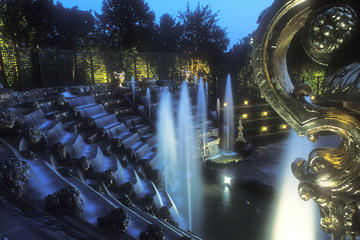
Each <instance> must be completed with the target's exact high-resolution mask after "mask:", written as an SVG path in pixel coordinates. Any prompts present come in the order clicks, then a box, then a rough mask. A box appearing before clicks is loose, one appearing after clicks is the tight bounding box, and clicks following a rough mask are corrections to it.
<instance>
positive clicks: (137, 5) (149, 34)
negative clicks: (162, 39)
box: [96, 0, 155, 51]
mask: <svg viewBox="0 0 360 240" xmlns="http://www.w3.org/2000/svg"><path fill="white" fill-rule="evenodd" d="M96 16H97V18H98V33H99V34H100V36H101V38H102V39H103V46H102V48H105V49H109V50H110V49H111V50H115V49H133V48H135V49H137V50H139V51H146V50H149V49H151V47H152V45H153V41H154V36H155V34H154V33H155V14H154V12H153V11H151V10H150V8H149V6H148V5H147V3H145V2H144V0H104V2H103V6H102V14H101V15H99V14H96Z"/></svg>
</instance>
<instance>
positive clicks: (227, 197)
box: [222, 186, 231, 208]
mask: <svg viewBox="0 0 360 240" xmlns="http://www.w3.org/2000/svg"><path fill="white" fill-rule="evenodd" d="M222 205H223V207H224V208H228V207H230V206H231V192H230V189H229V187H228V186H225V187H224V190H223V191H222Z"/></svg>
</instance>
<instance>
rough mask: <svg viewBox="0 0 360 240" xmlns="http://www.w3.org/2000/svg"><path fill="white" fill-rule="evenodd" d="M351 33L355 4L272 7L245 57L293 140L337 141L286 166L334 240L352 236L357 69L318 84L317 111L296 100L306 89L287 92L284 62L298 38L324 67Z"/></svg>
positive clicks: (358, 193) (357, 216)
mask: <svg viewBox="0 0 360 240" xmlns="http://www.w3.org/2000/svg"><path fill="white" fill-rule="evenodd" d="M358 28H359V3H358V0H349V1H340V0H339V1H334V0H318V1H311V0H276V1H275V2H274V3H273V5H272V6H271V7H270V8H268V9H267V10H265V11H264V13H263V14H262V15H261V17H260V19H259V27H258V29H257V31H256V33H255V35H254V47H253V54H252V65H253V69H254V75H255V78H256V81H257V84H258V86H259V88H260V91H261V94H262V95H263V96H264V97H265V98H266V100H267V102H268V103H269V104H270V105H271V106H272V107H273V109H274V110H275V111H277V112H278V114H279V115H280V116H281V117H282V118H283V119H285V120H286V121H287V122H288V123H289V125H290V126H291V127H292V128H293V129H294V130H295V131H296V132H297V134H298V135H300V136H307V137H308V139H309V140H311V141H316V140H317V138H318V135H321V133H323V132H331V133H332V134H336V135H338V136H339V137H340V138H341V144H340V145H339V146H338V147H337V148H319V149H314V150H313V151H312V152H311V153H310V155H309V157H308V159H307V160H305V159H296V160H295V161H294V162H293V164H292V171H293V174H294V175H295V177H296V178H297V179H298V180H299V181H300V183H299V187H298V191H299V195H300V197H301V198H302V199H303V200H310V199H313V200H314V201H315V202H316V203H317V205H318V207H319V210H320V217H321V219H320V226H321V228H322V229H323V230H324V231H326V232H328V233H331V234H332V238H333V239H336V240H342V239H346V238H350V239H355V237H356V236H360V63H359V62H351V63H344V65H343V66H342V67H339V68H338V69H331V70H332V73H331V74H329V75H328V76H327V77H326V78H325V80H324V81H323V84H322V86H323V88H322V97H321V98H322V102H323V103H324V104H314V103H311V102H307V101H306V100H305V98H304V97H305V96H306V95H309V94H310V92H311V89H310V88H309V87H308V86H307V85H299V86H294V85H293V82H292V80H291V77H290V74H289V71H288V65H287V57H288V51H289V46H291V42H292V40H293V38H294V36H295V35H296V34H297V33H298V32H300V31H301V32H303V33H304V34H303V39H302V44H303V50H304V52H306V54H307V55H308V56H309V58H310V59H312V60H313V61H314V62H316V63H318V64H322V65H325V66H326V65H329V62H330V61H331V59H332V58H333V57H334V55H335V54H336V52H338V51H342V48H343V47H344V46H346V44H348V41H349V40H350V39H351V38H352V37H353V35H354V34H358V32H359V31H358V30H359V29H358ZM358 44H360V43H358ZM354 54H358V53H354ZM352 59H354V58H352ZM299 64H301V63H299Z"/></svg>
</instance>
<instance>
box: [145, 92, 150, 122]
mask: <svg viewBox="0 0 360 240" xmlns="http://www.w3.org/2000/svg"><path fill="white" fill-rule="evenodd" d="M146 101H147V105H148V111H149V118H150V119H151V95H150V89H149V88H146Z"/></svg>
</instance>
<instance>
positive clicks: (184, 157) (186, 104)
mask: <svg viewBox="0 0 360 240" xmlns="http://www.w3.org/2000/svg"><path fill="white" fill-rule="evenodd" d="M177 136H178V148H177V149H178V164H179V166H178V170H177V171H178V173H179V174H181V175H182V176H180V178H179V179H182V185H181V187H180V188H179V189H177V191H176V193H175V194H176V195H174V196H175V203H176V201H177V200H178V199H179V197H181V196H186V199H183V200H184V202H183V204H177V206H178V207H179V210H180V214H181V215H182V216H184V215H185V216H186V219H187V228H188V229H189V230H190V231H191V230H193V229H195V228H199V227H200V226H198V225H196V224H200V222H201V221H200V220H201V212H202V211H201V205H202V204H201V196H202V194H201V191H202V190H201V186H202V178H201V171H200V161H199V157H198V156H197V155H198V154H197V150H196V142H195V133H194V127H193V123H192V114H191V104H190V97H189V91H188V86H187V84H186V82H183V84H182V85H181V92H180V102H179V108H178V112H177ZM184 203H185V204H184ZM193 209H196V214H194V215H193ZM193 218H195V219H193Z"/></svg>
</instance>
